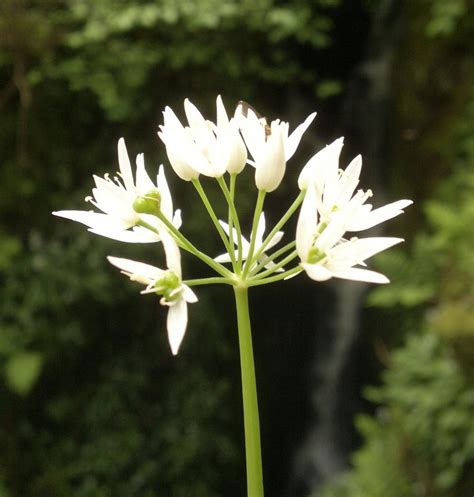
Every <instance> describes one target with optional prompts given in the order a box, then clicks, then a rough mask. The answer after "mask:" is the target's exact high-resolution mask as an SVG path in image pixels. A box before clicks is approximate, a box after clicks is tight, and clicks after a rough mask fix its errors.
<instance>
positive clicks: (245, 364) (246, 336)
mask: <svg viewBox="0 0 474 497" xmlns="http://www.w3.org/2000/svg"><path fill="white" fill-rule="evenodd" d="M234 293H235V306H236V310H237V326H238V329H239V349H240V368H241V375H242V400H243V410H244V430H245V457H246V467H247V497H263V470H262V453H261V448H260V421H259V417H258V399H257V384H256V379H255V364H254V358H253V347H252V331H251V328H250V316H249V302H248V289H247V288H246V287H244V288H242V287H238V286H235V287H234Z"/></svg>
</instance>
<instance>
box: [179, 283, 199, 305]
mask: <svg viewBox="0 0 474 497" xmlns="http://www.w3.org/2000/svg"><path fill="white" fill-rule="evenodd" d="M182 295H183V298H184V300H186V302H189V303H190V304H194V303H195V302H197V301H198V298H197V295H196V294H195V293H194V292H193V291H192V289H191V288H189V286H188V285H182Z"/></svg>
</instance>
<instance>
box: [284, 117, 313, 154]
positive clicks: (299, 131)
mask: <svg viewBox="0 0 474 497" xmlns="http://www.w3.org/2000/svg"><path fill="white" fill-rule="evenodd" d="M315 117H316V112H313V113H312V114H310V115H309V116H308V117H307V118H306V119H305V120H304V121H303V122H302V123H301V124H300V125H299V126H298V127H297V128H296V129H295V130H294V131H293V133H291V135H290V136H289V137H288V139H287V140H286V143H285V159H286V160H289V159H290V158H291V157H293V155H294V153H295V152H296V149H297V148H298V145H299V144H300V141H301V138H302V136H303V134H304V132H305V131H306V130H307V129H308V128H309V126H310V124H311V123H312V122H313V120H314V118H315Z"/></svg>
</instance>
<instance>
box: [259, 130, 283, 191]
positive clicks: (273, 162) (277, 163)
mask: <svg viewBox="0 0 474 497" xmlns="http://www.w3.org/2000/svg"><path fill="white" fill-rule="evenodd" d="M285 169H286V162H285V144H284V141H283V135H282V131H281V129H279V128H277V129H276V130H275V131H273V130H272V134H271V135H270V136H269V137H268V140H267V142H266V144H265V151H264V152H263V153H262V154H261V156H260V158H259V159H258V160H257V162H256V164H255V184H256V185H257V188H258V189H259V190H264V191H266V192H268V193H270V192H272V191H274V190H276V189H277V188H278V186H279V185H280V183H281V180H282V179H283V176H284V175H285Z"/></svg>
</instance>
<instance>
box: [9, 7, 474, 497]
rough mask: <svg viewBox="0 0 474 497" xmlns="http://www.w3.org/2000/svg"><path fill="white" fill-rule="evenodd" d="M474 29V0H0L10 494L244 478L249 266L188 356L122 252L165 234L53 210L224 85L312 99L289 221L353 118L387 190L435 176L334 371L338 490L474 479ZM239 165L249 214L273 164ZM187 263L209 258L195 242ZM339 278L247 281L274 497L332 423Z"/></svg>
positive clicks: (189, 343) (346, 495)
mask: <svg viewBox="0 0 474 497" xmlns="http://www.w3.org/2000/svg"><path fill="white" fill-rule="evenodd" d="M472 40H473V15H472V10H469V2H468V1H467V0H465V1H463V0H450V1H446V0H412V1H405V2H402V1H395V0H393V1H384V0H380V1H369V0H367V1H365V2H364V1H357V0H353V1H351V0H288V1H277V0H235V1H231V0H228V1H225V0H157V1H151V0H148V1H147V0H141V1H139V0H37V1H34V0H3V1H2V2H1V3H0V248H1V250H0V495H1V497H54V496H58V497H63V496H64V497H109V496H110V497H125V496H126V497H131V496H140V497H158V496H159V497H162V496H172V497H214V496H225V497H237V496H238V497H241V496H243V495H244V494H245V478H244V452H243V435H242V422H241V416H242V413H241V403H240V379H239V363H238V350H237V340H236V330H235V323H234V313H233V307H232V306H233V303H232V298H231V297H232V294H231V292H230V290H228V289H226V288H221V287H206V288H203V289H201V290H200V291H199V299H200V301H199V303H198V304H195V305H193V306H192V307H191V308H190V313H191V316H190V323H189V328H188V333H187V335H186V337H185V340H184V343H183V346H182V350H181V352H180V354H179V356H178V357H177V358H173V357H172V356H171V354H170V352H169V347H168V344H167V340H166V333H165V330H164V315H165V312H164V309H163V308H160V306H159V305H157V304H158V302H157V301H156V300H154V299H153V298H152V297H147V298H145V297H142V296H139V295H138V291H137V290H138V289H137V287H136V286H134V285H133V284H131V283H129V282H128V281H126V280H125V279H124V278H123V277H122V276H121V275H119V274H118V272H117V271H116V270H115V269H113V268H111V267H110V266H109V265H108V264H107V262H106V261H105V256H106V255H108V254H113V255H117V256H122V257H130V258H132V259H138V260H147V261H150V262H152V263H156V264H158V262H159V260H160V259H159V258H160V257H161V256H158V262H156V252H157V247H156V246H151V247H137V246H125V245H121V244H119V243H116V242H113V241H111V240H106V239H102V238H100V237H97V236H94V235H91V234H89V233H87V232H86V230H85V229H83V228H82V227H81V226H80V225H78V224H75V223H68V222H67V221H64V220H60V219H56V218H53V217H52V216H51V215H50V212H51V211H53V210H59V209H67V208H83V207H84V205H85V204H84V203H83V199H84V197H85V196H86V195H88V194H89V192H90V189H91V187H92V178H91V175H92V174H94V173H95V174H99V175H102V174H104V173H105V172H107V171H108V172H113V171H115V170H116V168H117V160H116V142H117V139H118V138H119V137H120V136H125V138H126V141H127V144H128V148H129V153H130V155H131V156H132V157H133V156H134V155H135V154H136V153H139V152H145V160H146V164H147V167H148V170H149V171H150V172H151V173H152V172H153V171H155V170H157V166H158V164H159V163H160V162H164V163H165V164H166V157H165V154H164V148H163V146H162V144H161V143H160V142H159V141H158V139H157V136H156V131H157V126H158V125H159V124H161V123H162V117H161V111H162V109H163V108H164V106H165V105H170V106H171V107H172V108H173V109H174V110H175V111H176V112H177V113H178V114H179V115H180V116H183V112H182V102H183V100H184V98H185V97H189V98H190V99H191V100H192V101H193V102H194V103H195V104H197V105H198V107H199V108H200V109H201V110H202V111H203V112H205V114H206V115H208V116H209V117H211V118H213V117H214V112H215V97H216V95H217V94H218V93H220V94H222V96H223V98H224V102H225V103H226V105H227V107H228V109H229V110H230V109H232V108H233V106H234V105H235V104H236V102H237V101H238V100H241V99H242V100H246V101H248V102H250V103H251V104H252V105H253V106H254V107H256V108H257V109H258V110H259V111H260V112H261V113H262V114H265V115H267V116H268V117H269V118H270V119H272V118H275V117H279V118H281V119H283V120H288V121H289V122H290V124H291V125H292V126H295V125H296V124H298V123H299V122H301V121H302V120H303V119H304V117H306V115H307V114H309V112H311V111H313V110H317V111H318V117H317V119H316V121H315V123H314V124H313V126H312V127H311V129H310V131H308V133H307V134H306V135H305V137H304V140H303V142H302V144H301V147H300V150H299V152H298V154H297V155H296V156H295V158H294V159H292V161H291V163H290V164H289V166H288V173H287V178H286V181H285V183H284V185H282V186H281V188H280V189H279V190H278V192H275V194H272V195H271V196H270V198H269V200H268V207H266V211H267V215H268V218H269V219H270V220H276V219H277V216H278V215H280V214H281V213H282V209H283V208H284V206H285V205H287V204H288V203H289V201H290V200H291V199H292V198H293V196H294V195H295V193H296V177H297V173H298V170H299V167H301V166H300V165H303V164H304V163H305V160H307V159H308V158H309V157H310V156H311V155H312V154H313V153H314V152H315V151H316V150H317V149H318V148H319V147H321V146H323V145H325V144H326V143H329V142H330V141H332V140H333V139H334V138H337V137H338V136H340V135H346V147H345V152H344V154H343V165H344V166H345V164H347V163H348V160H350V159H351V158H352V156H354V155H356V154H357V153H360V152H362V154H363V155H364V161H365V168H364V173H363V178H362V185H363V187H365V188H366V187H369V186H370V187H372V188H374V190H375V193H376V195H377V196H376V197H375V202H377V201H378V202H379V204H378V205H380V204H381V203H382V202H383V201H387V202H388V201H392V200H396V199H398V198H412V199H414V201H415V205H414V206H413V207H411V208H409V209H408V213H407V214H406V215H405V216H404V217H403V219H401V218H400V219H398V220H396V221H392V222H391V223H390V224H388V225H387V233H388V234H390V235H396V236H403V237H405V238H406V239H407V242H406V243H405V244H404V246H403V247H401V248H400V249H396V250H392V251H390V252H389V253H387V254H384V255H382V256H381V257H379V258H378V260H377V263H376V264H375V265H376V266H377V268H378V269H380V270H382V271H383V272H385V273H387V274H388V275H389V276H390V278H391V279H392V281H393V283H392V284H391V285H389V286H386V287H383V288H380V289H376V290H375V291H373V292H369V294H368V298H367V299H364V302H365V304H364V302H362V303H361V304H362V306H363V309H362V308H361V320H360V323H359V325H358V326H359V328H360V330H359V333H358V337H359V338H358V340H357V344H356V346H355V348H354V350H353V351H352V353H351V361H350V364H348V365H347V368H346V370H345V371H346V376H345V377H344V378H343V381H342V384H343V385H347V388H346V389H345V388H342V389H341V391H340V392H338V395H339V397H340V402H341V406H344V407H343V408H342V411H344V412H345V417H344V416H343V419H345V424H344V425H343V426H342V425H341V430H342V433H343V436H344V444H345V446H346V459H347V461H346V462H347V463H348V464H349V463H350V465H351V467H352V470H351V471H349V472H348V473H347V474H345V475H344V476H342V477H341V476H340V475H339V476H338V478H337V479H336V475H333V476H334V478H333V479H334V481H333V482H332V483H331V484H330V485H329V486H326V487H325V488H324V490H323V489H320V491H319V493H318V495H322V494H324V495H325V496H330V497H392V496H393V497H419V496H420V497H464V496H470V495H471V494H472V489H473V488H474V481H473V476H472V475H473V474H474V467H473V466H474V427H473V423H472V413H473V411H474V410H473V408H474V389H473V367H472V364H473V359H474V329H473V328H474V323H473V321H474V310H473V293H474V292H473V285H474V283H473V282H474V261H473V256H472V245H473V226H474V200H473V194H474V170H473V163H474V98H473V81H474V79H473V73H474V69H473V61H472V58H470V55H472V50H473V46H472ZM168 171H169V172H168V178H169V180H170V184H171V185H170V186H171V189H172V191H173V196H174V200H175V204H176V206H179V207H181V208H182V209H183V218H184V228H183V229H184V230H185V232H186V233H187V234H188V235H189V237H190V238H191V239H192V240H195V241H196V243H199V245H200V246H202V247H203V249H205V250H207V251H208V252H209V253H210V254H214V253H215V254H217V253H219V252H220V251H221V248H220V247H219V244H218V240H217V237H215V236H214V234H213V233H212V232H211V227H210V223H209V221H208V219H207V218H206V216H205V213H204V211H202V210H200V208H198V207H196V196H195V192H194V191H193V190H192V188H189V185H186V184H184V183H182V182H180V181H179V180H178V179H177V178H176V177H175V176H174V175H173V174H172V171H171V169H170V168H168ZM243 176H244V177H243V179H242V180H241V182H240V186H239V188H240V190H239V207H240V208H241V210H242V215H243V218H244V220H245V219H247V221H248V217H249V216H250V215H251V212H250V209H251V208H252V205H253V202H254V193H253V187H252V181H253V179H252V177H251V175H250V174H246V175H245V174H244V175H243ZM205 183H206V185H209V189H210V195H211V196H212V195H213V190H212V185H211V184H210V183H211V182H210V181H209V182H207V181H206V182H205ZM216 193H217V192H216ZM216 198H217V197H216ZM221 215H224V213H222V214H221ZM247 224H248V223H247ZM291 229H292V228H291V226H290V227H288V231H290V232H291ZM184 270H185V273H186V274H187V275H191V276H193V277H197V276H199V275H205V274H206V270H205V268H202V266H201V265H200V264H198V263H197V262H195V261H193V260H190V259H188V258H185V260H184ZM337 288H339V287H338V286H337V284H336V285H335V286H334V285H332V284H329V285H321V284H316V283H313V282H310V281H309V280H308V279H306V278H304V277H303V276H300V277H299V278H296V279H294V280H291V281H289V282H287V283H285V284H277V285H274V286H271V287H265V288H258V289H255V291H254V292H252V294H251V305H252V311H253V314H254V316H255V320H254V325H255V349H256V361H257V372H258V377H259V389H260V398H261V417H262V424H263V428H262V430H263V451H264V466H265V467H264V470H265V476H266V492H267V496H269V497H298V496H300V495H301V496H303V495H309V493H310V492H311V489H310V488H308V484H307V482H306V483H305V482H296V483H295V481H294V478H293V477H292V475H294V474H295V471H294V466H293V464H294V457H295V453H296V451H297V449H298V447H299V446H300V445H301V444H302V443H303V442H304V440H305V437H306V436H307V433H308V430H309V428H310V427H311V426H312V424H313V423H314V419H313V415H314V413H313V408H312V407H311V401H310V397H311V388H312V386H311V385H312V383H311V378H312V373H311V372H312V368H313V367H314V364H313V362H314V347H315V343H316V344H318V343H319V342H321V343H323V342H324V340H325V337H326V336H327V335H328V334H329V333H330V329H331V323H332V322H334V320H335V319H336V318H335V315H334V312H336V310H335V309H334V306H333V294H334V293H333V292H334V291H335V290H334V289H336V290H337ZM226 290H227V291H226ZM315 337H316V342H315ZM366 384H378V385H379V386H378V387H377V388H376V389H372V390H364V391H363V388H362V387H363V386H364V385H366ZM313 386H314V385H313ZM364 399H365V400H364ZM342 411H341V412H342ZM356 413H365V416H364V417H360V416H359V417H357V430H356V429H355V428H354V425H353V422H354V415H355V414H356ZM356 449H357V451H356V452H353V451H354V450H356ZM351 453H352V456H350V454H351ZM349 458H350V459H349Z"/></svg>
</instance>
